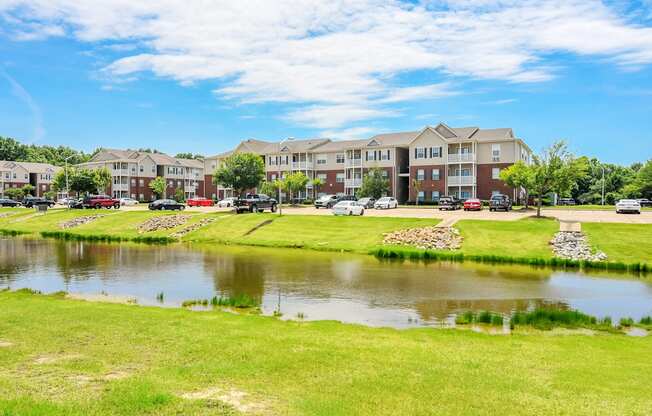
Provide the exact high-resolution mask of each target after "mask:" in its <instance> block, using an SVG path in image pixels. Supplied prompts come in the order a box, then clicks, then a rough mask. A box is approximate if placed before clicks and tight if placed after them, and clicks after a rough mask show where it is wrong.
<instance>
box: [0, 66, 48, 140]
mask: <svg viewBox="0 0 652 416" xmlns="http://www.w3.org/2000/svg"><path fill="white" fill-rule="evenodd" d="M0 75H2V76H3V77H4V78H5V79H6V80H7V81H8V82H9V85H10V86H11V93H12V94H13V95H14V96H15V97H16V98H18V99H19V100H20V101H22V102H23V103H24V104H25V105H26V106H27V108H29V110H30V112H31V113H32V118H33V122H34V126H33V128H34V132H33V136H32V141H33V142H38V141H40V140H41V139H42V138H43V136H45V128H44V127H43V114H42V113H41V107H39V105H38V104H37V103H36V101H35V100H34V98H32V95H31V94H30V93H29V92H28V91H27V90H26V89H25V88H24V87H23V86H22V85H20V83H19V82H18V81H16V80H15V79H14V78H12V77H11V76H10V75H9V74H7V73H6V72H5V71H3V70H2V68H0Z"/></svg>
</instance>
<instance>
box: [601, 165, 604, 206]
mask: <svg viewBox="0 0 652 416" xmlns="http://www.w3.org/2000/svg"><path fill="white" fill-rule="evenodd" d="M601 167H602V205H604V166H601Z"/></svg>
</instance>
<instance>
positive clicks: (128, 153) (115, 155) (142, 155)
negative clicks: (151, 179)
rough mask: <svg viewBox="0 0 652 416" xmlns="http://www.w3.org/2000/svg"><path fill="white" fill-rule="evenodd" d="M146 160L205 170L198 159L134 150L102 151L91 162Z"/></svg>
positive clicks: (138, 161)
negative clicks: (178, 157)
mask: <svg viewBox="0 0 652 416" xmlns="http://www.w3.org/2000/svg"><path fill="white" fill-rule="evenodd" d="M145 159H151V160H152V162H154V163H155V164H157V165H166V166H183V167H189V168H200V169H201V168H203V167H204V163H203V161H201V160H196V159H177V158H174V157H172V156H169V155H166V154H165V153H151V152H138V151H134V150H120V149H102V150H101V151H100V152H98V153H97V154H96V155H95V156H93V157H92V158H91V160H89V162H90V163H92V162H111V161H121V162H124V161H126V162H137V163H140V162H142V161H143V160H145ZM89 162H86V163H81V164H80V165H82V166H84V165H86V164H88V163H89Z"/></svg>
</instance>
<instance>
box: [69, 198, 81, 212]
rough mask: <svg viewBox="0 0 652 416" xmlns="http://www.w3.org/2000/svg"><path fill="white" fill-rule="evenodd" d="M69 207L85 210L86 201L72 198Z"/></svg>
mask: <svg viewBox="0 0 652 416" xmlns="http://www.w3.org/2000/svg"><path fill="white" fill-rule="evenodd" d="M68 206H69V207H70V208H74V209H83V208H84V199H83V198H77V199H74V198H70V199H69V201H68Z"/></svg>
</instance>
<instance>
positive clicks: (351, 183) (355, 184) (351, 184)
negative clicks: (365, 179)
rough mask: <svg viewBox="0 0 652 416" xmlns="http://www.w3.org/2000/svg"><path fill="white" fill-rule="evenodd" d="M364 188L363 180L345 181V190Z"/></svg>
mask: <svg viewBox="0 0 652 416" xmlns="http://www.w3.org/2000/svg"><path fill="white" fill-rule="evenodd" d="M361 186H362V178H354V179H345V180H344V187H345V188H359V187H361Z"/></svg>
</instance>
